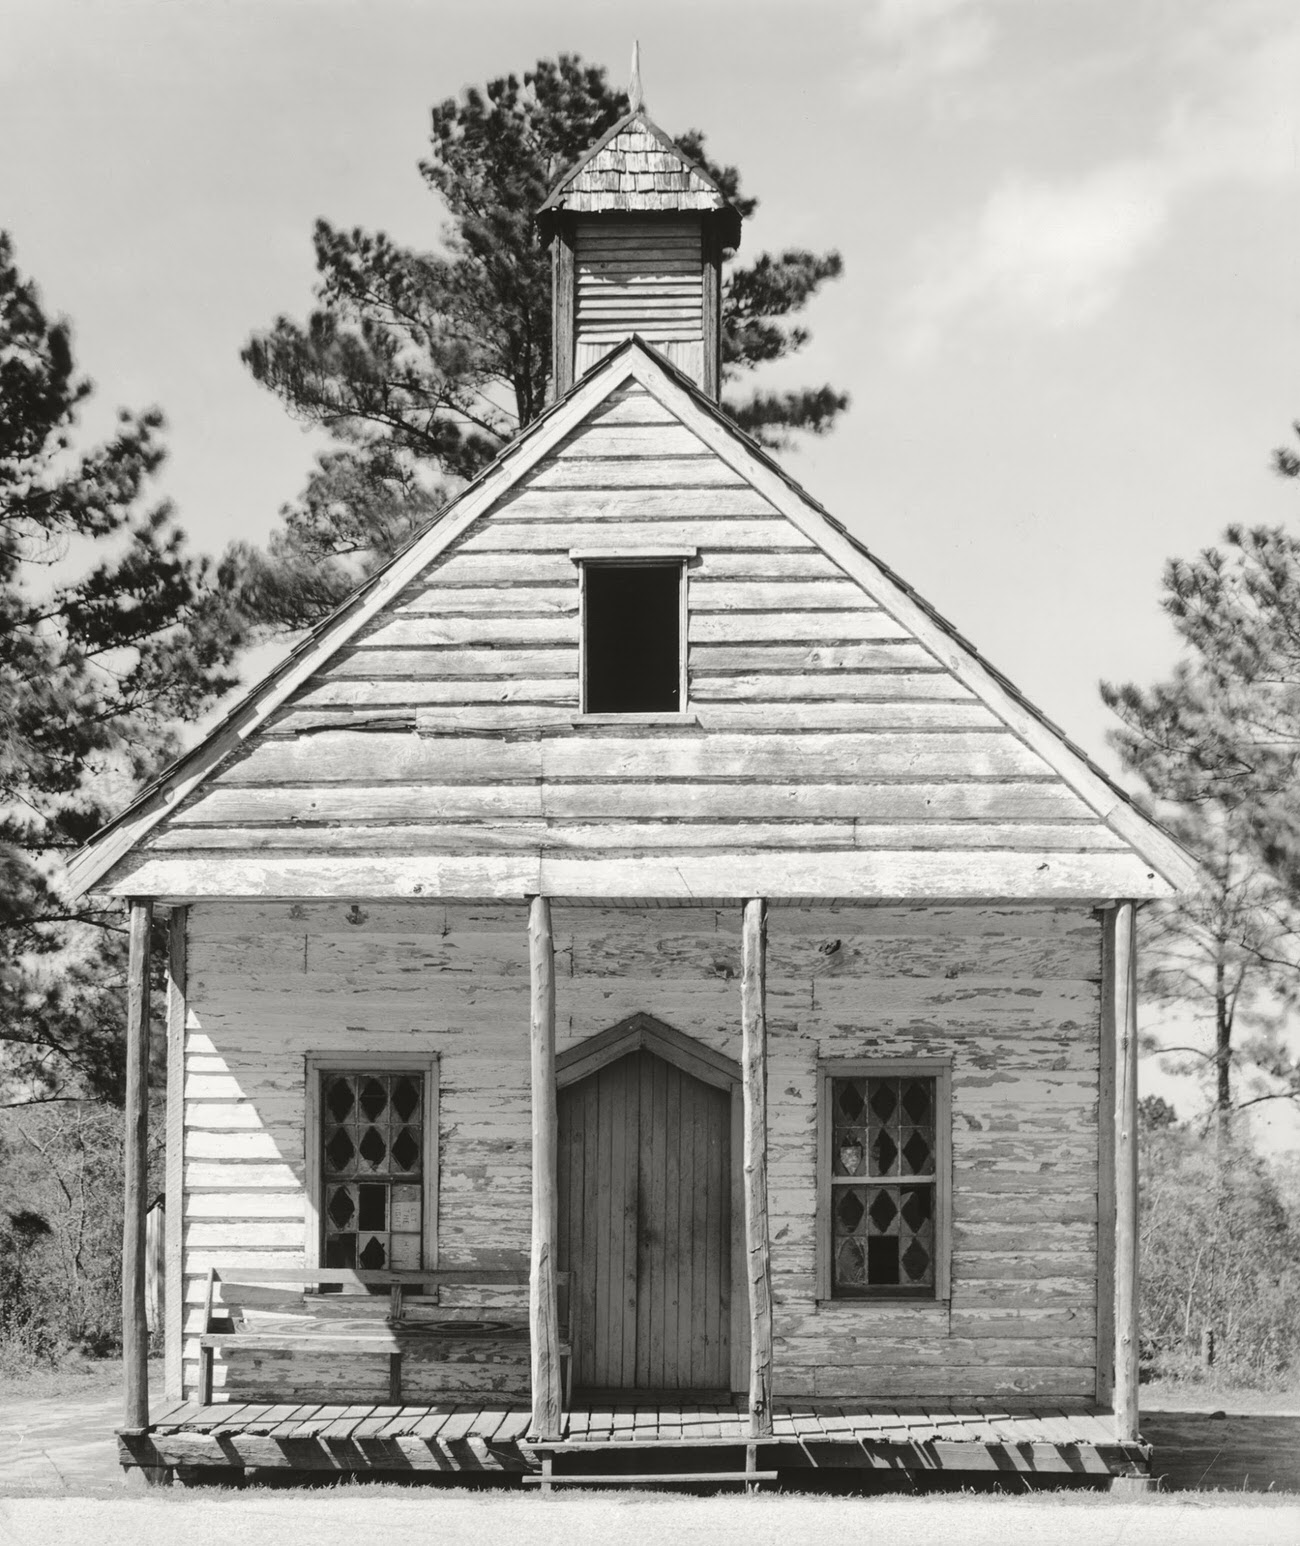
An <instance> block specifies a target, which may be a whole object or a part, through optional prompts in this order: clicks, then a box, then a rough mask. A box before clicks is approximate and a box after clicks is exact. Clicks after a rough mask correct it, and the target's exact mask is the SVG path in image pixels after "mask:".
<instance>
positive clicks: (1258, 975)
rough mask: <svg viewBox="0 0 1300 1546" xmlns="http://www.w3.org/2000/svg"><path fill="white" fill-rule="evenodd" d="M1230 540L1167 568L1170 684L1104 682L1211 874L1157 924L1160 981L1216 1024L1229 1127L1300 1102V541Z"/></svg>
mask: <svg viewBox="0 0 1300 1546" xmlns="http://www.w3.org/2000/svg"><path fill="white" fill-rule="evenodd" d="M1224 544H1225V545H1224V547H1223V548H1221V549H1215V548H1211V549H1207V550H1206V551H1205V552H1203V553H1201V554H1200V555H1199V556H1198V557H1197V558H1195V559H1193V560H1191V561H1190V562H1188V561H1185V560H1181V559H1175V560H1172V561H1171V562H1170V563H1169V564H1168V565H1167V566H1166V570H1165V576H1164V592H1165V594H1164V598H1163V606H1164V609H1165V611H1166V612H1167V613H1168V614H1169V616H1170V617H1171V618H1172V619H1173V622H1174V626H1175V628H1176V630H1177V632H1178V634H1179V637H1180V638H1181V640H1182V643H1183V655H1182V658H1181V659H1180V661H1179V662H1178V664H1177V666H1176V667H1175V670H1174V672H1173V674H1172V675H1171V676H1170V678H1169V679H1168V680H1167V681H1165V682H1162V683H1158V684H1157V685H1156V686H1154V687H1152V688H1150V689H1142V688H1139V687H1136V686H1133V685H1132V684H1129V685H1126V686H1112V685H1108V684H1103V687H1102V695H1103V698H1104V699H1105V701H1106V703H1107V704H1108V705H1109V706H1110V707H1111V708H1112V709H1114V710H1115V711H1116V713H1117V714H1118V715H1119V717H1120V719H1121V721H1122V722H1123V728H1122V729H1121V730H1120V731H1118V732H1117V733H1116V734H1115V736H1114V738H1113V739H1114V743H1115V745H1116V746H1117V748H1118V750H1119V752H1120V754H1121V756H1122V758H1123V761H1124V764H1125V766H1126V767H1127V768H1128V769H1129V770H1130V771H1131V772H1133V773H1135V774H1137V775H1138V776H1139V777H1140V779H1141V780H1142V783H1143V785H1144V787H1145V792H1146V795H1147V797H1148V799H1149V800H1150V802H1151V803H1153V804H1154V806H1155V808H1156V810H1157V812H1158V813H1159V814H1160V815H1162V816H1163V817H1164V818H1165V819H1166V821H1167V822H1168V823H1169V824H1170V825H1171V826H1172V827H1173V828H1174V830H1175V832H1176V835H1178V836H1179V837H1181V838H1182V839H1183V841H1184V842H1185V843H1186V844H1187V845H1188V846H1189V847H1190V848H1192V849H1193V850H1194V851H1195V852H1196V853H1197V854H1198V855H1199V856H1200V857H1201V859H1202V862H1203V865H1204V870H1205V874H1206V883H1205V886H1204V887H1203V888H1202V890H1201V891H1200V892H1199V893H1197V894H1195V895H1193V896H1190V897H1185V898H1181V899H1179V900H1178V901H1177V902H1175V903H1172V904H1168V905H1166V906H1164V907H1163V908H1161V909H1157V910H1155V911H1154V912H1153V914H1152V919H1151V922H1150V923H1149V924H1148V925H1147V942H1148V945H1149V946H1150V947H1151V948H1150V953H1151V954H1152V955H1154V957H1155V959H1156V966H1155V969H1154V971H1153V972H1152V973H1151V974H1150V979H1149V982H1150V986H1151V987H1152V989H1153V990H1154V991H1155V993H1156V995H1157V996H1158V997H1163V998H1164V999H1166V1000H1167V1001H1177V1002H1181V1003H1184V1004H1187V1005H1190V1006H1192V1007H1193V1008H1194V1009H1196V1010H1197V1012H1198V1013H1200V1014H1201V1015H1202V1016H1203V1017H1205V1018H1209V1019H1211V1020H1212V1023H1213V1046H1212V1049H1211V1050H1210V1052H1209V1053H1208V1054H1203V1053H1202V1054H1199V1058H1200V1061H1201V1063H1202V1066H1203V1068H1204V1071H1205V1072H1207V1073H1208V1074H1209V1075H1211V1078H1212V1105H1213V1111H1214V1114H1215V1115H1216V1117H1217V1118H1218V1122H1219V1126H1220V1130H1221V1131H1223V1130H1224V1129H1225V1128H1226V1126H1227V1124H1228V1122H1229V1119H1230V1117H1231V1114H1232V1112H1233V1111H1234V1110H1239V1109H1241V1108H1242V1107H1243V1106H1249V1105H1253V1104H1257V1103H1259V1102H1261V1101H1266V1100H1275V1099H1292V1100H1297V1101H1300V1058H1297V1056H1296V1055H1295V1052H1294V1051H1293V1050H1292V1049H1291V1048H1290V1047H1289V1046H1288V1043H1287V1028H1288V1027H1287V1020H1288V1011H1289V1010H1290V1009H1292V1008H1294V1007H1295V1006H1296V1005H1297V1004H1300V540H1297V539H1296V538H1295V537H1293V536H1291V535H1289V534H1288V533H1287V532H1286V531H1284V530H1283V529H1282V528H1280V527H1257V528H1254V529H1252V530H1247V529H1244V528H1242V527H1240V526H1232V527H1229V529H1228V531H1227V532H1226V534H1225V538H1224ZM1171 1050H1178V1051H1181V1052H1182V1053H1184V1054H1190V1055H1191V1056H1192V1057H1193V1059H1194V1060H1195V1059H1196V1058H1197V1057H1198V1054H1197V1052H1196V1049H1194V1048H1186V1047H1184V1048H1180V1049H1171Z"/></svg>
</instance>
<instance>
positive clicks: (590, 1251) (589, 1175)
mask: <svg viewBox="0 0 1300 1546" xmlns="http://www.w3.org/2000/svg"><path fill="white" fill-rule="evenodd" d="M579 1088H580V1089H581V1091H582V1094H581V1098H580V1103H579V1104H578V1106H577V1107H576V1111H575V1115H576V1117H577V1120H578V1125H579V1127H580V1129H581V1132H582V1214H581V1218H580V1221H579V1229H580V1234H579V1238H580V1240H581V1242H582V1244H581V1247H580V1249H581V1252H582V1269H581V1288H580V1290H579V1292H580V1295H581V1298H580V1301H579V1302H580V1303H581V1306H582V1333H581V1356H579V1351H578V1347H577V1346H575V1348H574V1365H573V1378H574V1382H575V1384H576V1383H578V1382H579V1381H580V1382H581V1383H582V1384H584V1385H596V1384H598V1383H599V1382H598V1381H597V1379H596V1364H597V1354H596V1347H597V1340H596V1339H597V1325H598V1321H599V1314H598V1305H599V1296H600V1284H601V1274H602V1273H603V1272H604V1270H605V1262H604V1256H603V1254H602V1252H601V1250H600V1244H599V1233H600V1101H599V1096H598V1094H597V1090H596V1081H595V1080H594V1079H586V1080H584V1081H583V1083H582V1084H581V1085H580V1086H579Z"/></svg>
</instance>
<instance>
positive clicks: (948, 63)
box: [856, 0, 1006, 96]
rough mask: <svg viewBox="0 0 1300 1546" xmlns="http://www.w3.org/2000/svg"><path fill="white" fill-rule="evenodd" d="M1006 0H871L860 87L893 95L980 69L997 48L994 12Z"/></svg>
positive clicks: (864, 19) (865, 16)
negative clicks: (995, 45) (995, 47)
mask: <svg viewBox="0 0 1300 1546" xmlns="http://www.w3.org/2000/svg"><path fill="white" fill-rule="evenodd" d="M1004 3H1006V0H869V4H868V5H867V8H866V10H865V12H864V14H863V17H862V36H863V38H864V40H865V42H866V45H867V48H866V54H865V57H864V59H863V60H862V62H861V65H860V67H859V69H858V72H857V80H856V84H857V86H858V89H859V90H860V91H862V92H863V93H864V94H866V95H869V96H884V95H893V94H898V93H904V92H909V91H912V90H914V89H915V88H916V87H918V86H920V85H923V84H926V83H928V82H931V81H935V80H939V79H943V78H945V77H948V76H953V75H959V74H964V73H966V72H967V71H970V70H973V69H975V68H976V67H977V66H979V65H981V64H982V63H983V62H984V61H985V59H987V58H988V56H989V55H990V53H991V52H992V49H993V43H994V39H995V37H996V34H997V27H996V23H995V21H994V18H993V15H992V12H993V11H994V10H995V9H996V8H997V7H998V6H999V5H1001V4H1004Z"/></svg>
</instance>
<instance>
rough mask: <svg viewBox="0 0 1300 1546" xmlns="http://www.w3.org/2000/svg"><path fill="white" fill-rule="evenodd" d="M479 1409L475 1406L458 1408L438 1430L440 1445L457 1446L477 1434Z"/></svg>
mask: <svg viewBox="0 0 1300 1546" xmlns="http://www.w3.org/2000/svg"><path fill="white" fill-rule="evenodd" d="M478 1417H479V1408H478V1406H477V1405H474V1406H458V1407H457V1408H456V1410H455V1411H454V1412H452V1413H451V1414H450V1415H449V1416H448V1417H447V1419H446V1421H445V1422H444V1423H443V1425H442V1427H441V1428H440V1429H439V1430H438V1435H437V1438H438V1443H439V1444H455V1443H456V1442H457V1441H458V1440H460V1439H467V1438H468V1437H469V1436H470V1434H471V1433H473V1432H475V1425H476V1424H477V1422H478Z"/></svg>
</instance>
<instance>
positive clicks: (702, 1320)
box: [681, 1080, 711, 1390]
mask: <svg viewBox="0 0 1300 1546" xmlns="http://www.w3.org/2000/svg"><path fill="white" fill-rule="evenodd" d="M709 1093H710V1091H709V1087H708V1086H707V1085H704V1084H700V1083H698V1082H697V1081H695V1080H692V1081H691V1128H692V1140H693V1145H694V1149H695V1178H696V1180H695V1190H694V1194H693V1196H692V1199H691V1258H692V1270H691V1276H692V1279H693V1285H694V1286H693V1303H692V1305H691V1347H690V1362H689V1365H688V1368H687V1369H686V1370H684V1371H683V1372H684V1374H685V1378H684V1379H683V1380H682V1381H681V1383H682V1384H683V1385H686V1386H692V1385H693V1386H694V1387H695V1388H696V1389H697V1390H698V1389H700V1388H702V1387H704V1386H707V1385H709V1384H710V1383H711V1382H710V1380H709V1364H710V1347H709V1181H710V1179H711V1178H710V1176H709V1100H708V1097H709Z"/></svg>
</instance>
